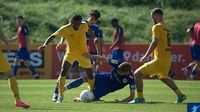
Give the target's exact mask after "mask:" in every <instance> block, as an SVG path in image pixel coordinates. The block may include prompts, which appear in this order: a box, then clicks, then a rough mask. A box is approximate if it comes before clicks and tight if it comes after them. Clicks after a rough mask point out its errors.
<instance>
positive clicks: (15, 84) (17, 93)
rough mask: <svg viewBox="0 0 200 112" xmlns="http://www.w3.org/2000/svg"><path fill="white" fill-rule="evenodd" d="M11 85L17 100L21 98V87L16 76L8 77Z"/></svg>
mask: <svg viewBox="0 0 200 112" xmlns="http://www.w3.org/2000/svg"><path fill="white" fill-rule="evenodd" d="M8 83H9V87H10V89H11V90H12V93H13V95H14V97H15V100H20V97H19V88H18V84H17V81H16V79H15V77H11V78H9V79H8Z"/></svg>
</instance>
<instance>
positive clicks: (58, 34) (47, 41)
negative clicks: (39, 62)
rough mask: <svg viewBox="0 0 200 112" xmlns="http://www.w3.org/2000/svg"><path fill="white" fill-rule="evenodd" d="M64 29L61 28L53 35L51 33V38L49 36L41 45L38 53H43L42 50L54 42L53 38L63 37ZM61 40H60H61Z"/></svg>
mask: <svg viewBox="0 0 200 112" xmlns="http://www.w3.org/2000/svg"><path fill="white" fill-rule="evenodd" d="M64 28H65V27H61V28H60V29H59V30H57V31H56V32H55V33H53V34H52V35H51V36H49V37H48V38H47V40H46V41H45V42H44V43H43V45H41V46H40V47H39V48H38V51H40V52H41V51H43V50H44V48H45V47H46V46H47V45H48V44H49V43H50V42H52V41H53V40H54V38H55V37H64V32H65V30H64ZM61 40H62V39H61Z"/></svg>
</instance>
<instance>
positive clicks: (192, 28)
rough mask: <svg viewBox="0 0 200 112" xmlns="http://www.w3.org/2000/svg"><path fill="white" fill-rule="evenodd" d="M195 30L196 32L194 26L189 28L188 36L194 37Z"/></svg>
mask: <svg viewBox="0 0 200 112" xmlns="http://www.w3.org/2000/svg"><path fill="white" fill-rule="evenodd" d="M193 30H194V26H192V27H190V28H188V29H187V31H186V32H187V34H188V35H189V36H190V37H192V32H193Z"/></svg>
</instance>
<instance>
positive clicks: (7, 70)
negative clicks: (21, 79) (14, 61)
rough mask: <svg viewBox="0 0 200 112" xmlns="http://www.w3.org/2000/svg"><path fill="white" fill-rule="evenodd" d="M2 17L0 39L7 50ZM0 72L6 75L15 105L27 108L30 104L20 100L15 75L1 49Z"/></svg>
mask: <svg viewBox="0 0 200 112" xmlns="http://www.w3.org/2000/svg"><path fill="white" fill-rule="evenodd" d="M2 24H3V19H2V18H1V17H0V40H2V41H3V42H4V43H5V44H6V46H7V49H8V50H9V44H8V41H7V39H6V37H5V35H4V32H3V25H2ZM0 72H3V73H4V74H5V75H7V76H8V82H9V87H10V88H11V90H12V92H13V95H14V97H15V106H16V107H23V108H29V107H30V105H29V104H26V103H24V102H22V101H21V100H20V97H19V89H18V84H17V81H16V79H15V76H14V74H13V72H12V70H11V67H10V64H9V63H8V61H7V60H6V58H5V57H4V55H3V53H2V51H1V50H0Z"/></svg>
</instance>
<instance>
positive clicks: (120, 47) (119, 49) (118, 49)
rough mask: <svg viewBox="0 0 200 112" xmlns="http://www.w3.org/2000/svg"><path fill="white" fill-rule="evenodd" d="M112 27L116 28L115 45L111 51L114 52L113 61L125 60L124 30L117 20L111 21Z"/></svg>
mask: <svg viewBox="0 0 200 112" xmlns="http://www.w3.org/2000/svg"><path fill="white" fill-rule="evenodd" d="M111 25H112V27H113V28H114V36H113V44H112V45H111V46H110V50H112V59H116V60H118V59H120V60H123V59H124V58H123V51H124V43H125V37H124V31H123V28H122V27H121V26H120V25H119V21H118V19H116V18H113V19H112V20H111Z"/></svg>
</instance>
